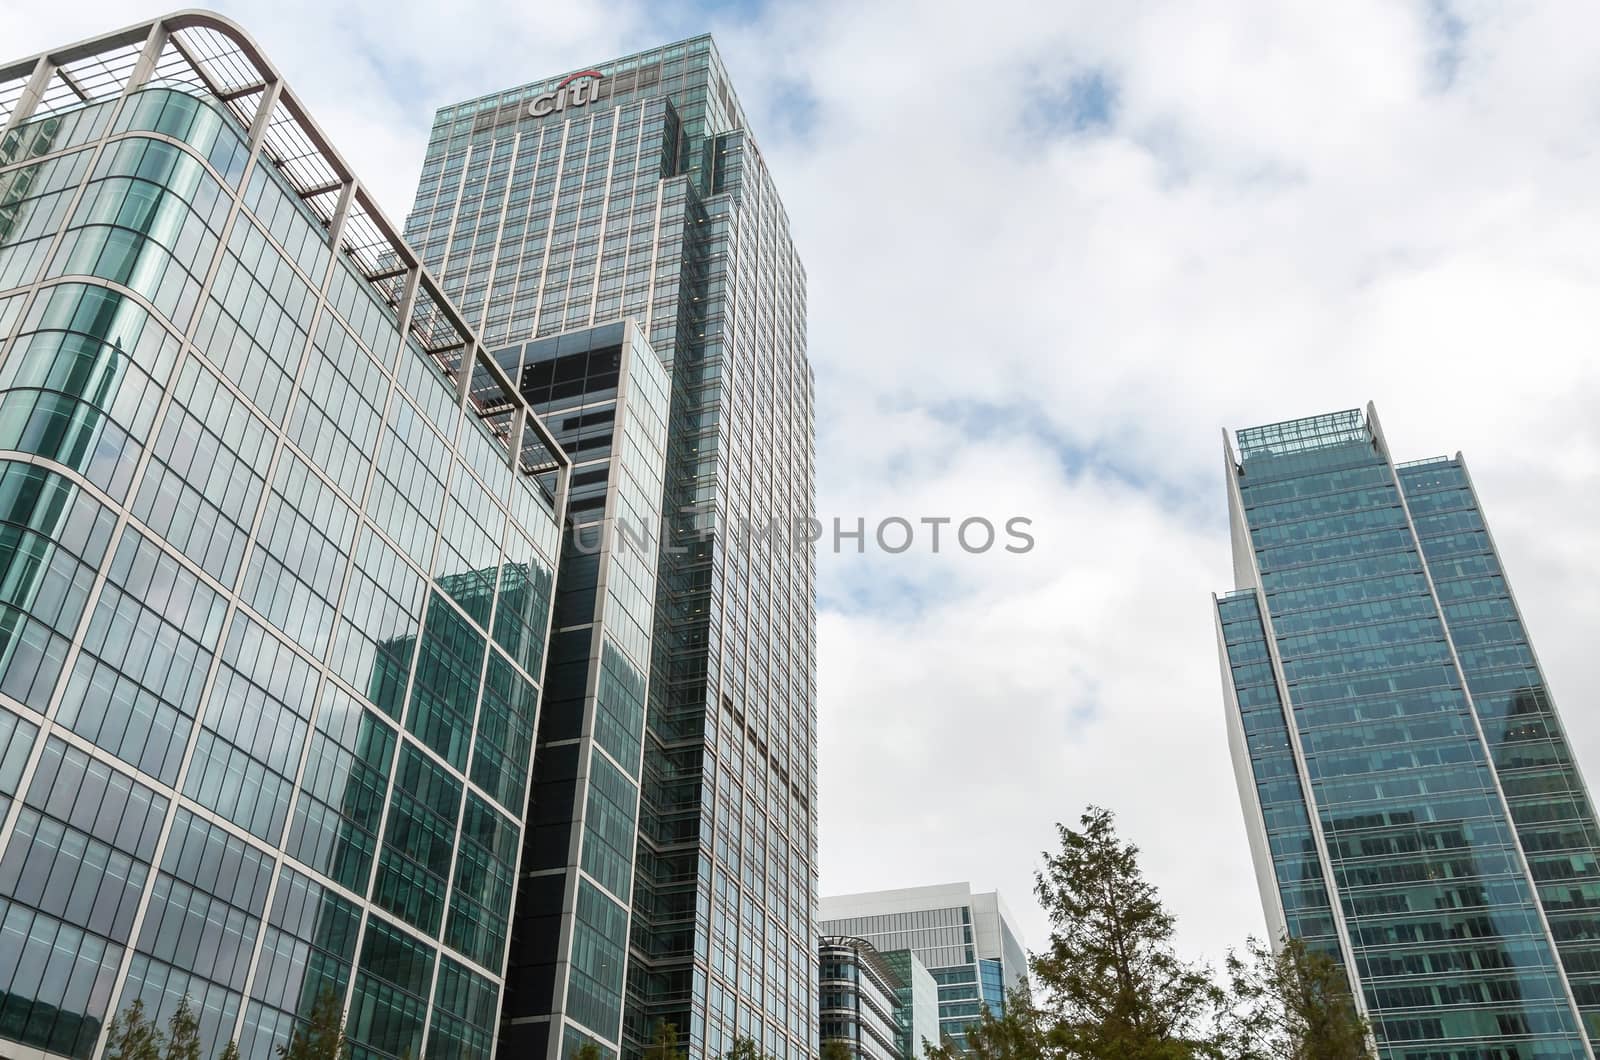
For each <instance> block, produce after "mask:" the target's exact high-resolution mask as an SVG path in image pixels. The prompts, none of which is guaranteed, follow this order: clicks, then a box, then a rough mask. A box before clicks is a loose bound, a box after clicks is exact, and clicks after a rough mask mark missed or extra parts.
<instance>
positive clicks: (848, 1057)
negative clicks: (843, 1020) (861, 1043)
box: [822, 1038, 856, 1060]
mask: <svg viewBox="0 0 1600 1060" xmlns="http://www.w3.org/2000/svg"><path fill="white" fill-rule="evenodd" d="M822 1060H856V1051H855V1050H854V1049H852V1048H850V1045H849V1043H847V1042H846V1041H845V1040H844V1039H843V1038H829V1039H828V1040H827V1041H825V1042H823V1043H822Z"/></svg>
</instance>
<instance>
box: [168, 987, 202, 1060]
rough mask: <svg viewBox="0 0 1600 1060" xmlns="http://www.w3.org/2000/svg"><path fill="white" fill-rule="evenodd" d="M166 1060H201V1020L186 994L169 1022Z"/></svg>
mask: <svg viewBox="0 0 1600 1060" xmlns="http://www.w3.org/2000/svg"><path fill="white" fill-rule="evenodd" d="M166 1060H200V1020H199V1018H198V1017H196V1016H195V1014H194V1008H193V1007H192V1006H191V1005H190V1004H189V995H188V994H185V995H184V996H183V998H182V1000H180V1001H179V1002H178V1007H177V1009H176V1010H174V1012H173V1013H172V1016H171V1017H170V1018H169V1019H168V1020H167V1052H166Z"/></svg>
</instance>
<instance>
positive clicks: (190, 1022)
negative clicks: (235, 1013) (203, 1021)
mask: <svg viewBox="0 0 1600 1060" xmlns="http://www.w3.org/2000/svg"><path fill="white" fill-rule="evenodd" d="M103 1055H104V1060H201V1052H200V1019H199V1017H198V1016H196V1015H195V1012H194V1006H193V1005H192V1004H190V1002H189V998H188V995H185V996H184V997H182V998H181V999H179V1001H178V1007H177V1009H175V1010H174V1011H173V1013H172V1015H171V1016H170V1017H169V1018H168V1019H167V1030H166V1032H165V1033H162V1030H161V1028H160V1027H158V1026H157V1025H156V1024H155V1022H154V1021H153V1020H151V1019H150V1018H149V1017H147V1016H146V1015H145V1008H144V999H143V998H137V997H136V998H134V999H133V1000H132V1001H130V1002H129V1003H128V1007H127V1008H125V1009H123V1010H122V1013H121V1014H120V1015H118V1016H116V1017H114V1018H113V1019H112V1020H111V1026H110V1027H109V1028H108V1029H107V1031H106V1050H105V1053H104V1054H103ZM218 1056H219V1060H239V1046H238V1045H237V1044H236V1043H234V1042H231V1041H230V1042H229V1043H228V1044H227V1045H226V1046H224V1047H223V1050H222V1052H221V1053H220V1054H218Z"/></svg>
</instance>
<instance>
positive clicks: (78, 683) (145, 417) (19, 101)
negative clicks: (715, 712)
mask: <svg viewBox="0 0 1600 1060" xmlns="http://www.w3.org/2000/svg"><path fill="white" fill-rule="evenodd" d="M646 433H648V431H646ZM568 466H569V463H568V460H567V458H566V457H565V456H564V455H563V454H562V452H561V450H560V449H559V447H558V446H556V445H555V443H554V441H553V439H552V438H551V437H550V435H549V434H548V433H547V432H546V431H545V429H544V427H543V425H542V424H541V422H540V421H539V420H538V418H537V417H536V416H535V415H533V413H532V412H531V411H530V407H529V404H528V401H527V400H526V399H525V398H523V397H522V395H521V390H520V387H519V385H518V384H517V382H515V381H514V380H513V379H512V378H511V377H510V376H508V375H507V373H506V372H505V371H504V370H503V369H502V368H501V367H500V364H499V362H498V361H497V360H495V359H494V358H493V357H491V356H489V355H488V354H487V353H486V352H485V350H484V348H483V345H482V343H481V342H480V341H479V339H478V336H477V335H476V333H475V332H473V331H472V330H471V328H469V327H468V326H467V325H466V322H465V321H464V320H463V319H462V317H461V316H460V314H459V313H458V312H457V311H456V310H455V309H454V308H453V307H452V306H451V305H450V304H449V302H448V301H447V300H446V298H445V297H444V296H443V294H442V292H441V291H440V289H439V287H438V286H437V285H436V284H435V283H434V281H433V280H432V279H431V278H430V277H429V275H428V274H427V273H426V272H425V271H423V269H422V268H421V266H420V262H419V261H418V259H417V257H416V256H415V255H414V254H413V253H412V252H411V251H410V250H409V249H407V248H406V246H405V244H404V243H402V242H401V240H400V239H399V237H398V234H397V233H396V232H395V230H394V229H393V228H392V227H391V226H390V225H389V224H388V222H386V221H385V220H384V218H383V217H382V216H381V214H379V213H378V211H377V210H376V209H375V208H374V207H373V205H372V203H371V201H370V199H369V197H368V195H367V193H366V191H365V190H364V189H363V187H362V186H361V184H360V183H359V182H358V181H357V180H356V178H355V177H354V176H353V175H352V173H351V172H350V170H349V168H348V166H347V165H346V164H345V163H344V161H343V160H342V159H341V158H340V157H339V156H338V154H337V153H335V152H334V151H333V149H332V148H331V147H330V146H329V145H328V141H327V138H326V137H325V136H324V134H323V133H322V132H321V130H320V129H318V128H317V126H316V124H315V123H314V121H313V120H312V119H311V118H310V117H309V115H308V114H307V112H306V110H305V108H304V107H303V106H302V104H301V103H300V101H299V100H298V99H297V98H296V97H295V96H294V94H293V93H292V92H291V91H290V90H289V89H288V88H287V87H286V86H285V85H284V83H283V80H282V78H281V77H280V76H279V74H278V72H277V71H276V70H275V69H274V68H273V67H272V66H271V64H270V63H268V62H267V60H266V59H265V58H264V57H263V56H262V55H261V52H260V50H259V48H257V46H256V45H255V44H254V43H253V42H252V41H251V40H250V39H249V38H248V37H247V36H246V35H245V34H244V33H243V32H242V31H241V30H239V29H238V28H237V27H235V26H233V25H232V24H230V23H228V22H226V21H225V20H222V19H220V18H217V17H214V16H211V15H206V14H203V13H195V12H189V13H184V14H180V15H176V16H172V17H170V18H166V19H162V20H158V21H155V22H151V23H146V24H143V25H139V26H134V27H130V28H129V29H126V30H122V31H119V32H115V33H111V34H108V35H106V36H104V37H101V38H98V39H95V40H90V41H85V42H82V43H79V44H76V45H71V46H68V47H65V48H63V49H61V50H59V51H54V52H51V53H49V54H47V55H43V56H37V57H34V58H31V59H26V60H23V61H21V62H15V63H10V64H6V65H0V1055H4V1056H8V1057H22V1058H28V1060H37V1058H42V1057H51V1056H71V1057H82V1058H87V1057H90V1056H92V1055H96V1053H97V1050H98V1049H99V1048H100V1047H101V1046H102V1043H103V1042H104V1039H105V1034H106V1029H107V1024H108V1022H109V1020H110V1018H111V1017H112V1015H113V1014H115V1013H117V1012H120V1011H122V1010H123V1009H124V1008H125V1007H126V1006H127V1005H128V1004H129V1003H130V1002H131V1001H133V1000H136V999H143V1001H144V1003H145V1005H146V1008H147V1010H148V1011H149V1012H150V1013H151V1014H152V1015H153V1016H154V1017H155V1018H156V1019H157V1020H158V1021H164V1020H165V1019H166V1018H167V1016H168V1015H170V1013H172V1012H173V1010H174V1009H175V1007H176V1006H177V1004H178V1003H179V1001H180V999H182V998H183V997H185V996H187V997H189V998H190V999H191V1000H192V1003H193V1005H194V1007H195V1009H196V1010H197V1011H198V1014H199V1021H200V1027H201V1031H202V1037H203V1039H204V1042H203V1045H204V1049H205V1055H207V1056H211V1055H215V1053H216V1052H217V1050H218V1049H219V1047H220V1045H221V1043H223V1042H225V1041H226V1040H229V1039H237V1040H238V1042H239V1044H240V1047H241V1050H242V1053H243V1055H245V1056H247V1057H253V1058H259V1060H265V1058H266V1057H269V1056H271V1055H273V1050H274V1048H275V1047H276V1046H277V1045H280V1044H282V1043H284V1042H285V1041H286V1040H287V1038H288V1035H289V1032H290V1030H291V1029H292V1026H293V1023H294V1020H295V1019H296V1017H297V1016H300V1017H303V1016H304V1015H306V1013H307V1011H308V1010H309V1008H310V1006H311V1004H312V1003H313V1002H314V1001H315V1000H316V998H317V997H318V996H319V995H321V994H323V993H324V992H331V993H332V994H333V995H334V996H335V997H336V998H338V999H339V1001H340V1002H341V1004H342V1005H343V1006H345V1007H346V1008H347V1011H348V1024H347V1028H348V1032H349V1035H350V1039H351V1041H352V1043H353V1045H354V1047H355V1049H354V1055H355V1056H357V1057H361V1058H399V1057H412V1058H418V1057H422V1056H424V1055H425V1056H428V1057H439V1058H444V1057H450V1058H466V1057H488V1056H489V1055H490V1053H491V1051H492V1048H493V1045H494V1042H495V1040H496V1033H497V1028H498V1013H499V1003H500V995H501V993H502V985H503V982H504V975H505V968H506V955H507V951H508V939H509V936H510V932H511V916H512V895H513V887H514V883H515V875H516V866H517V864H518V858H519V853H520V850H521V848H522V845H523V819H524V815H525V811H526V807H527V798H528V791H529V787H530V776H531V768H532V761H533V742H534V734H535V731H536V725H537V712H538V706H539V696H540V686H541V683H542V680H543V670H544V654H545V647H546V641H547V637H548V631H549V621H550V613H551V607H552V599H553V588H554V572H555V567H556V564H557V559H558V554H559V550H560V547H561V525H562V513H563V507H564V504H565V491H566V485H567V480H568V477H569V476H568Z"/></svg>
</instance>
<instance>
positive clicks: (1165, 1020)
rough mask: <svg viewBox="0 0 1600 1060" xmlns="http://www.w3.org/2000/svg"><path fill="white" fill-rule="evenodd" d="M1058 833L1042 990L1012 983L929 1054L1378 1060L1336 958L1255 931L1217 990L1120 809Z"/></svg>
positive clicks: (1047, 886) (953, 1057)
mask: <svg viewBox="0 0 1600 1060" xmlns="http://www.w3.org/2000/svg"><path fill="white" fill-rule="evenodd" d="M1057 831H1058V833H1059V837H1060V840H1061V846H1060V849H1059V851H1057V852H1055V853H1046V854H1045V867H1044V869H1043V870H1042V871H1040V872H1039V873H1037V874H1036V876H1035V888H1034V893H1035V894H1036V895H1037V896H1038V898H1039V903H1040V905H1041V906H1043V908H1044V911H1045V913H1046V914H1047V915H1048V916H1049V919H1050V926H1051V930H1050V940H1049V947H1048V949H1046V950H1045V951H1044V952H1042V953H1036V954H1033V955H1032V958H1031V960H1030V966H1031V970H1032V984H1033V985H1032V989H1031V990H1030V988H1029V986H1028V985H1027V984H1024V985H1023V986H1022V987H1020V988H1018V989H1015V990H1013V991H1011V993H1010V994H1009V995H1008V996H1007V999H1006V1005H1005V1009H1004V1011H1003V1012H1000V1013H995V1012H991V1011H990V1010H989V1008H988V1006H984V1007H983V1009H982V1014H981V1016H980V1018H979V1020H978V1022H977V1023H975V1024H973V1025H972V1026H970V1027H968V1028H967V1031H966V1042H965V1049H959V1048H957V1047H956V1046H955V1045H954V1044H953V1043H951V1042H950V1041H948V1040H946V1041H945V1043H944V1044H943V1045H942V1046H940V1047H937V1048H935V1047H932V1046H931V1044H928V1045H927V1056H928V1057H929V1058H930V1060H962V1058H967V1057H970V1058H973V1060H1369V1058H1370V1056H1371V1053H1370V1050H1369V1044H1368V1042H1369V1039H1368V1033H1367V1027H1366V1024H1365V1022H1364V1021H1362V1020H1361V1019H1360V1018H1359V1017H1358V1016H1357V1014H1356V1009H1355V1005H1354V1003H1353V1002H1352V1000H1351V998H1350V990H1349V983H1348V981H1347V979H1346V977H1345V974H1344V972H1343V970H1342V969H1341V968H1340V967H1339V965H1338V964H1337V963H1336V962H1335V961H1333V960H1332V959H1331V958H1329V957H1327V956H1326V955H1323V954H1319V953H1316V952H1314V951H1309V950H1308V949H1307V948H1306V946H1305V944H1304V943H1303V942H1300V941H1298V940H1294V939H1290V940H1286V941H1285V943H1284V945H1283V946H1282V947H1281V948H1280V949H1279V950H1278V951H1276V952H1274V951H1273V950H1272V949H1271V948H1269V947H1266V946H1264V945H1262V944H1261V943H1259V942H1256V941H1255V940H1251V941H1250V942H1249V944H1248V946H1247V953H1246V956H1245V957H1244V958H1241V957H1239V956H1238V955H1234V954H1230V955H1229V958H1228V963H1227V967H1226V973H1227V983H1226V985H1219V984H1218V982H1217V981H1216V980H1215V978H1214V977H1213V975H1212V972H1211V969H1209V968H1207V967H1205V966H1202V965H1195V964H1190V963H1188V962H1185V961H1183V960H1181V959H1180V958H1179V957H1178V956H1177V954H1176V952H1175V951H1174V949H1173V947H1172V935H1173V928H1174V921H1173V917H1172V914H1171V913H1169V912H1168V911H1167V909H1166V908H1165V907H1164V906H1163V905H1162V903H1161V899H1160V896H1159V895H1158V894H1157V892H1156V889H1155V887H1154V886H1153V885H1152V884H1151V883H1150V882H1149V881H1148V880H1146V879H1145V878H1144V874H1143V873H1142V872H1141V871H1140V869H1139V857H1138V855H1139V851H1138V848H1137V847H1135V846H1134V845H1133V844H1131V843H1128V842H1125V841H1123V840H1122V839H1121V838H1119V837H1118V835H1117V832H1116V827H1115V819H1114V817H1113V816H1112V814H1111V813H1110V812H1109V811H1106V810H1103V809H1099V808H1097V807H1093V806H1091V807H1089V808H1088V810H1087V811H1086V812H1085V813H1084V814H1083V815H1082V816H1081V817H1080V818H1079V821H1078V827H1077V828H1076V829H1073V828H1069V827H1067V826H1065V825H1058V826H1057Z"/></svg>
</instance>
